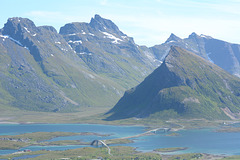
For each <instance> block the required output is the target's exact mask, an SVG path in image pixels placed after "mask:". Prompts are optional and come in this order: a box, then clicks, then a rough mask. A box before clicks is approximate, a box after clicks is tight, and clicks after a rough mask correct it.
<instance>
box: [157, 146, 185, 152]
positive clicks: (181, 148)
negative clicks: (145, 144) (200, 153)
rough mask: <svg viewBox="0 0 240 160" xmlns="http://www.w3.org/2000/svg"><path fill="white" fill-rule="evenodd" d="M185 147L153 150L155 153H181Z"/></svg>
mask: <svg viewBox="0 0 240 160" xmlns="http://www.w3.org/2000/svg"><path fill="white" fill-rule="evenodd" d="M186 149H187V147H173V148H158V149H155V150H154V151H155V152H175V151H181V150H186Z"/></svg>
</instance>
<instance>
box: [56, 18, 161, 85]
mask: <svg viewBox="0 0 240 160" xmlns="http://www.w3.org/2000/svg"><path fill="white" fill-rule="evenodd" d="M60 34H61V35H62V36H63V37H64V38H65V40H66V41H67V42H68V44H69V45H70V46H71V47H72V48H73V49H74V51H75V52H76V54H77V55H78V56H79V57H80V58H81V59H82V60H83V61H84V62H85V63H86V65H87V66H88V67H89V68H91V70H92V71H94V72H95V73H97V74H101V75H105V76H106V77H108V78H111V79H113V80H114V81H116V82H118V83H119V84H120V85H122V86H123V87H124V88H130V87H132V86H133V85H135V84H136V83H139V82H140V81H142V80H143V77H145V76H147V75H148V74H149V73H151V71H152V70H153V69H155V68H156V67H157V66H159V65H160V63H159V61H154V60H152V59H150V58H151V56H149V55H146V54H145V53H144V52H143V51H142V50H141V49H140V48H139V46H138V45H136V44H135V42H134V40H133V38H131V37H128V36H127V35H126V34H124V33H123V32H121V31H120V30H119V28H118V27H117V26H116V25H115V24H114V23H113V22H112V21H111V20H108V19H105V18H102V17H101V16H99V15H95V16H94V18H92V19H91V21H90V23H80V22H74V23H69V24H66V25H65V26H63V27H61V29H60ZM150 54H151V53H150Z"/></svg>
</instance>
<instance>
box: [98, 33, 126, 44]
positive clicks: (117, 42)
mask: <svg viewBox="0 0 240 160" xmlns="http://www.w3.org/2000/svg"><path fill="white" fill-rule="evenodd" d="M102 33H103V34H104V35H106V36H103V38H109V39H112V40H113V41H112V43H114V44H120V43H119V41H123V40H122V39H120V38H117V37H115V36H114V35H112V34H110V33H108V32H102Z"/></svg>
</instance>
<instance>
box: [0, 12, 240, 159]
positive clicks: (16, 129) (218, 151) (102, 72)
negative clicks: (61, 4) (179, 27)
mask: <svg viewBox="0 0 240 160" xmlns="http://www.w3.org/2000/svg"><path fill="white" fill-rule="evenodd" d="M239 54H240V45H239V44H232V43H229V42H226V41H223V40H218V39H215V38H213V37H211V36H206V35H198V34H196V33H195V32H193V33H192V34H190V35H189V37H188V38H184V39H182V38H180V37H177V36H176V35H174V34H171V35H170V37H169V38H168V39H167V40H166V41H165V42H164V43H162V44H159V45H155V46H152V47H147V46H140V45H138V44H136V43H135V41H134V39H133V38H132V37H130V36H128V35H127V34H125V33H123V32H122V31H121V30H120V29H119V28H118V26H117V25H116V24H115V23H114V22H112V21H111V20H109V19H105V18H103V17H101V16H100V15H98V14H96V15H94V17H92V18H91V20H90V22H89V23H87V22H72V23H67V24H65V25H64V26H62V27H61V28H60V31H59V32H58V31H57V30H56V29H55V28H54V27H52V26H36V25H35V24H34V22H33V21H32V20H30V19H28V18H21V17H13V18H9V19H8V20H7V22H6V23H5V25H4V27H3V28H2V29H1V30H0V80H1V81H0V110H1V112H0V129H1V130H0V141H1V144H0V154H1V155H0V159H8V158H12V159H14V157H15V158H17V157H20V158H19V159H23V158H24V156H27V158H29V159H30V158H31V159H120V158H122V159H239V155H240V153H239V150H237V149H236V148H239V147H240V144H239V141H237V142H236V139H239V132H240V129H239V128H240V127H239V123H240V120H239V119H240V79H239V75H240V66H239V64H240V56H239ZM159 128H160V130H159ZM196 137H197V138H196ZM94 140H101V141H104V142H105V143H106V144H107V145H109V147H110V149H111V154H108V151H107V149H106V148H104V147H93V146H91V145H90V144H91V142H93V141H94ZM219 144H220V145H219ZM18 150H20V151H18ZM29 150H30V152H25V151H29ZM235 155H236V156H235ZM21 156H23V157H22V158H21ZM28 156H30V157H28ZM31 156H32V157H31ZM25 158H26V157H25Z"/></svg>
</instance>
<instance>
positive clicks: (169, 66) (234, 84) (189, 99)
mask: <svg viewBox="0 0 240 160" xmlns="http://www.w3.org/2000/svg"><path fill="white" fill-rule="evenodd" d="M239 106H240V79H239V78H237V77H235V76H233V75H231V74H229V73H228V72H226V71H224V70H223V69H221V68H220V67H218V66H217V65H215V64H213V63H211V62H209V61H207V60H205V59H203V58H201V57H200V56H197V55H196V54H194V53H192V52H189V51H187V50H185V49H182V48H180V47H176V46H172V47H171V49H170V51H169V53H168V55H167V56H166V58H165V60H164V61H163V63H162V65H161V66H160V67H158V68H157V69H156V70H155V71H154V72H153V73H152V74H150V75H149V76H148V77H147V78H145V80H144V81H143V82H142V83H140V84H139V85H138V86H136V87H135V88H132V89H130V90H128V91H127V92H125V94H124V96H123V97H122V98H121V99H120V100H119V102H118V103H117V104H116V105H115V106H114V108H113V109H111V110H110V111H109V112H108V113H107V114H108V115H109V117H108V118H107V120H116V119H124V118H131V117H140V118H144V117H149V116H150V117H152V118H160V119H161V118H206V119H229V118H230V117H231V118H239V117H240V114H239V113H240V107H239Z"/></svg>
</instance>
